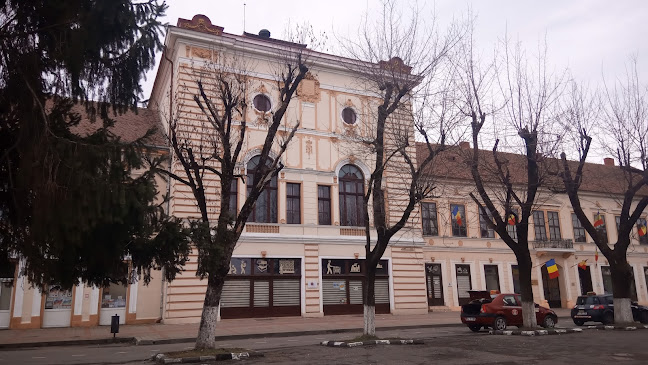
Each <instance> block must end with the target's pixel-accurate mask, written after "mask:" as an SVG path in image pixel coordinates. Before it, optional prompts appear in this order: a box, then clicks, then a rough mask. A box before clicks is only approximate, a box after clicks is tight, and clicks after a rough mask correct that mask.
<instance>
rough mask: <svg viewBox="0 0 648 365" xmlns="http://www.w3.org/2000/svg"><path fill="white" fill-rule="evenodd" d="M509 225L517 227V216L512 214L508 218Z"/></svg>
mask: <svg viewBox="0 0 648 365" xmlns="http://www.w3.org/2000/svg"><path fill="white" fill-rule="evenodd" d="M508 224H509V225H511V226H514V225H515V214H513V213H511V214H509V216H508Z"/></svg>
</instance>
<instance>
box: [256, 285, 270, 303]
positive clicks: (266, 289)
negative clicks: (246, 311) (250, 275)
mask: <svg viewBox="0 0 648 365" xmlns="http://www.w3.org/2000/svg"><path fill="white" fill-rule="evenodd" d="M254 306H255V307H269V306H270V282H269V281H258V280H256V281H254Z"/></svg>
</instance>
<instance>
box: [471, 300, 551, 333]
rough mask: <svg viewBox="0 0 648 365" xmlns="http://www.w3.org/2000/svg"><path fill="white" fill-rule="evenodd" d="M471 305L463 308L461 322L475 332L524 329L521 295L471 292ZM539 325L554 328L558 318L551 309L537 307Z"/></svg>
mask: <svg viewBox="0 0 648 365" xmlns="http://www.w3.org/2000/svg"><path fill="white" fill-rule="evenodd" d="M469 293H470V299H471V301H470V303H468V304H464V305H462V306H461V322H463V323H465V324H466V325H468V328H470V329H471V330H472V331H473V332H478V331H479V330H480V329H481V328H482V327H484V328H489V327H490V328H493V329H496V330H504V329H506V326H509V325H511V326H518V327H522V301H521V299H520V295H519V294H491V293H490V292H488V291H482V290H470V291H469ZM535 307H536V319H537V321H538V324H541V325H542V327H545V328H553V327H554V326H555V325H556V323H558V316H557V315H556V313H555V312H554V311H552V310H551V309H549V308H545V307H541V306H539V305H537V304H536V305H535Z"/></svg>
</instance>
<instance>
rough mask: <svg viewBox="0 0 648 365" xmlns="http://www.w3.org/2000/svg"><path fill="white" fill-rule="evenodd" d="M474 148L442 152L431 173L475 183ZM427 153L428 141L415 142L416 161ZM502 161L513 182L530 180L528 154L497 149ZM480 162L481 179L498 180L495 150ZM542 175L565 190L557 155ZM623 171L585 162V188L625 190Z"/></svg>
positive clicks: (573, 166) (646, 191)
mask: <svg viewBox="0 0 648 365" xmlns="http://www.w3.org/2000/svg"><path fill="white" fill-rule="evenodd" d="M472 152H473V150H472V148H461V147H458V146H453V147H450V148H449V149H447V150H446V151H444V152H442V153H441V154H440V155H439V156H438V157H437V158H436V159H435V161H434V162H433V164H432V165H431V166H430V167H429V169H428V173H431V174H433V176H435V177H437V178H446V179H456V180H470V183H472V174H471V172H470V168H469V162H470V159H471V156H472ZM427 155H428V149H427V146H426V145H425V143H421V142H417V143H416V156H417V160H418V161H419V162H420V161H423V159H424V158H425V157H426V156H427ZM498 156H499V159H500V161H502V162H503V163H507V165H508V168H509V171H510V172H511V179H512V181H513V183H514V184H526V181H527V163H526V156H523V155H519V154H515V153H508V152H498ZM569 164H570V168H571V169H572V172H574V171H575V170H576V168H577V162H576V161H569ZM480 165H481V166H482V168H481V169H480V171H482V179H483V180H484V181H485V182H497V181H498V179H497V177H496V175H495V171H496V170H495V163H494V157H493V153H492V151H488V150H482V153H480ZM542 168H543V174H542V175H543V176H546V184H545V187H549V188H552V187H553V188H556V189H560V190H562V189H563V185H562V181H561V180H560V178H559V177H558V176H556V175H555V173H556V172H558V171H559V169H562V163H561V161H560V160H558V159H555V158H548V159H546V160H545V163H543V164H542ZM620 176H621V171H620V167H619V166H608V165H600V164H594V163H586V164H585V167H584V169H583V182H582V184H581V190H582V191H590V192H597V193H605V194H623V193H624V192H625V191H626V185H625V180H624V179H623V178H620ZM642 193H643V194H646V195H648V189H646V188H644V189H643V190H642Z"/></svg>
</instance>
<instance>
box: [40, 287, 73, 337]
mask: <svg viewBox="0 0 648 365" xmlns="http://www.w3.org/2000/svg"><path fill="white" fill-rule="evenodd" d="M71 319H72V290H65V289H63V288H61V286H60V285H50V286H49V289H48V290H47V294H45V310H44V311H43V327H70V320H71Z"/></svg>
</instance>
